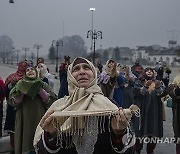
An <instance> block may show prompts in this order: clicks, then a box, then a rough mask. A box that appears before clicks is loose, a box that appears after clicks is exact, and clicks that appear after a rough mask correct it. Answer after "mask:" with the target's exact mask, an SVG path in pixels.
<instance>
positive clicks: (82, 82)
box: [72, 63, 94, 88]
mask: <svg viewBox="0 0 180 154" xmlns="http://www.w3.org/2000/svg"><path fill="white" fill-rule="evenodd" d="M72 76H73V77H74V78H75V79H76V81H77V83H78V85H79V87H80V88H86V87H88V86H89V84H90V83H91V82H92V81H93V80H94V74H93V72H92V70H91V67H90V65H89V64H87V63H80V64H77V65H75V66H74V67H73V69H72Z"/></svg>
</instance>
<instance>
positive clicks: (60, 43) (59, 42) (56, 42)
mask: <svg viewBox="0 0 180 154" xmlns="http://www.w3.org/2000/svg"><path fill="white" fill-rule="evenodd" d="M54 45H55V46H56V68H55V71H56V73H57V72H58V61H59V54H58V47H59V46H63V41H62V40H57V41H56V40H53V41H52V47H54Z"/></svg>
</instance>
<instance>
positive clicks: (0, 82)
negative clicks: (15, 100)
mask: <svg viewBox="0 0 180 154" xmlns="http://www.w3.org/2000/svg"><path fill="white" fill-rule="evenodd" d="M0 87H1V88H2V90H3V91H4V88H5V83H4V81H3V79H2V78H1V77H0ZM4 97H5V92H4V94H3V95H2V96H0V100H1V101H3V100H4Z"/></svg>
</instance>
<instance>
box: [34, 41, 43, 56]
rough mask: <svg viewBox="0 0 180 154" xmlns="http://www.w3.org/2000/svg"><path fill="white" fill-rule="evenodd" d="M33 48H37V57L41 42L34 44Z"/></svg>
mask: <svg viewBox="0 0 180 154" xmlns="http://www.w3.org/2000/svg"><path fill="white" fill-rule="evenodd" d="M34 48H35V49H37V57H36V58H37V59H38V58H39V49H40V48H42V45H41V44H34Z"/></svg>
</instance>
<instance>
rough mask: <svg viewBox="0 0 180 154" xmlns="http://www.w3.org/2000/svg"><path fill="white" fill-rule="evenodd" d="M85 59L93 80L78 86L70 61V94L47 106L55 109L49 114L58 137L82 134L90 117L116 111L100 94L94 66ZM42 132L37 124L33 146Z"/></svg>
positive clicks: (115, 107)
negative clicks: (83, 85) (81, 86)
mask: <svg viewBox="0 0 180 154" xmlns="http://www.w3.org/2000/svg"><path fill="white" fill-rule="evenodd" d="M82 59H84V58H82ZM75 60H76V59H75ZM75 60H74V61H75ZM84 60H86V59H84ZM74 61H73V63H74ZM86 61H87V63H88V64H89V65H90V67H91V70H92V71H93V74H94V77H95V78H94V80H93V81H92V82H91V83H90V85H89V86H88V87H87V88H80V87H78V83H77V81H76V80H75V78H74V77H73V76H72V67H73V63H72V64H71V65H70V66H69V67H68V89H69V94H70V96H65V97H64V98H62V99H59V100H57V101H56V102H54V103H53V105H52V106H51V107H50V108H49V110H55V112H54V113H53V114H52V115H51V116H53V120H52V121H51V125H52V127H55V128H56V129H57V132H58V136H59V137H60V139H61V135H62V133H65V134H69V135H73V134H77V133H78V132H80V133H79V134H81V135H82V134H83V133H84V131H85V130H86V126H87V125H86V124H87V121H88V118H90V117H94V118H97V119H98V118H100V117H105V116H109V117H110V116H111V115H112V114H114V113H115V112H117V111H118V107H117V106H116V105H115V104H113V103H112V102H111V101H110V100H109V99H108V98H106V97H105V96H104V95H103V94H102V91H101V89H100V87H99V86H98V85H97V72H96V69H95V67H94V66H93V64H92V63H91V62H89V61H88V60H86ZM49 110H48V111H49ZM96 127H97V126H96ZM42 132H43V130H42V128H41V127H40V126H38V127H37V130H36V133H35V138H34V145H35V146H36V145H37V143H38V141H39V140H40V137H41V134H42Z"/></svg>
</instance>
